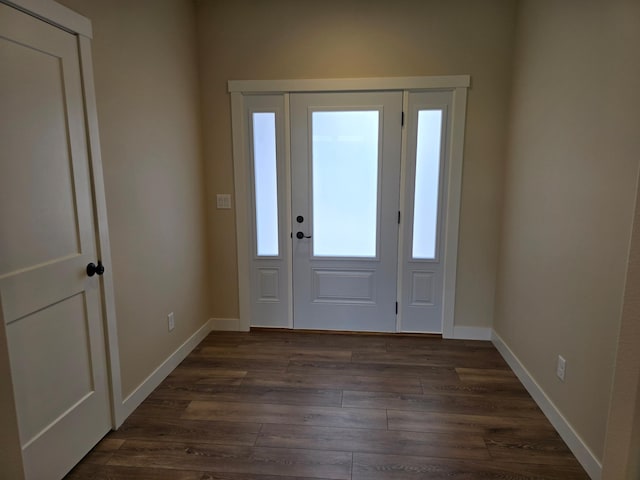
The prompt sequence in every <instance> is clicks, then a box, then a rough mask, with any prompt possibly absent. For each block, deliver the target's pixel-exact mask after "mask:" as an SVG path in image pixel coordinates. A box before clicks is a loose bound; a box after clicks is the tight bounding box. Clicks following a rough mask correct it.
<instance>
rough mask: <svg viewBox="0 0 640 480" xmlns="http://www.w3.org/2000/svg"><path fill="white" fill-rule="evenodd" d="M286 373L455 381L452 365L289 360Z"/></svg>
mask: <svg viewBox="0 0 640 480" xmlns="http://www.w3.org/2000/svg"><path fill="white" fill-rule="evenodd" d="M287 373H294V374H301V375H349V376H363V377H377V376H382V377H413V378H416V377H417V378H428V379H432V380H433V381H457V380H458V376H457V374H456V372H455V369H454V368H453V367H429V366H423V365H389V364H382V363H352V362H322V361H315V362H314V361H296V360H292V361H291V362H289V365H288V367H287Z"/></svg>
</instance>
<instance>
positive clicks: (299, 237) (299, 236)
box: [296, 232, 311, 240]
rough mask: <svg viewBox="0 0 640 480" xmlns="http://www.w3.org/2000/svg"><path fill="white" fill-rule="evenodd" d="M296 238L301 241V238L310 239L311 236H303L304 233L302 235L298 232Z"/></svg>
mask: <svg viewBox="0 0 640 480" xmlns="http://www.w3.org/2000/svg"><path fill="white" fill-rule="evenodd" d="M296 237H297V238H298V239H300V240H302V239H303V238H311V235H305V234H304V233H302V232H298V233H296Z"/></svg>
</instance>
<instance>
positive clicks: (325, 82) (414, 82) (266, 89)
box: [228, 75, 471, 93]
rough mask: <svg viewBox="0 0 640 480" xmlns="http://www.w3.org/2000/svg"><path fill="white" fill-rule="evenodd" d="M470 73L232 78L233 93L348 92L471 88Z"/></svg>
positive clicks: (230, 89)
mask: <svg viewBox="0 0 640 480" xmlns="http://www.w3.org/2000/svg"><path fill="white" fill-rule="evenodd" d="M470 85H471V76H470V75H447V76H433V77H380V78H325V79H297V80H229V82H228V91H229V92H230V93H235V92H240V93H294V92H347V91H367V90H378V91H380V90H423V89H424V90H433V89H455V88H468V87H469V86H470Z"/></svg>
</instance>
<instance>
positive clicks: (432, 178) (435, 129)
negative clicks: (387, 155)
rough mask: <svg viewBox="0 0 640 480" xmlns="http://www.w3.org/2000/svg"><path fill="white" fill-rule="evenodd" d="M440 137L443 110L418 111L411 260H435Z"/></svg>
mask: <svg viewBox="0 0 640 480" xmlns="http://www.w3.org/2000/svg"><path fill="white" fill-rule="evenodd" d="M441 135H442V110H420V111H418V134H417V146H416V178H415V197H414V203H413V208H414V210H413V249H412V256H413V258H414V259H422V260H433V259H435V258H436V243H437V242H436V239H437V237H438V235H437V233H438V197H439V185H440V138H441Z"/></svg>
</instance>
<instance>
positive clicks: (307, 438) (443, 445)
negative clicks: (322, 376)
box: [256, 425, 490, 459]
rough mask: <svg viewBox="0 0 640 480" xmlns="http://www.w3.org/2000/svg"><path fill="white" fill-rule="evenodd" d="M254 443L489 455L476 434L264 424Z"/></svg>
mask: <svg viewBox="0 0 640 480" xmlns="http://www.w3.org/2000/svg"><path fill="white" fill-rule="evenodd" d="M256 445H259V446H265V447H282V448H306V449H318V450H342V451H347V452H348V451H351V452H369V453H392V454H397V455H420V456H427V457H450V458H456V457H460V458H476V459H488V458H490V455H489V451H488V450H487V447H486V445H485V442H484V440H483V439H482V437H480V436H479V435H464V436H463V435H443V434H438V433H422V432H404V431H389V430H379V431H376V432H373V431H370V430H365V429H352V428H331V427H309V426H300V425H264V426H263V427H262V430H261V431H260V433H259V435H258V439H257V441H256Z"/></svg>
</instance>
